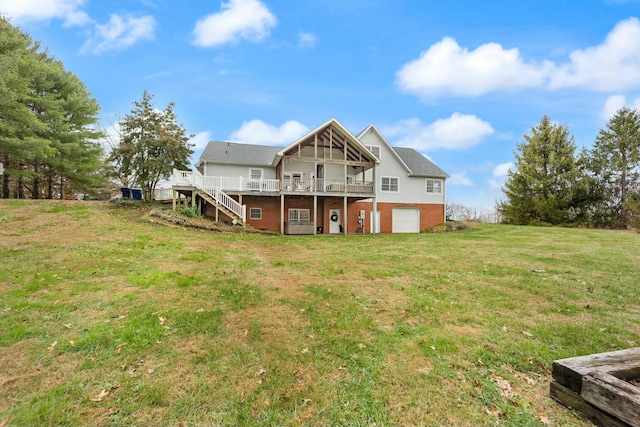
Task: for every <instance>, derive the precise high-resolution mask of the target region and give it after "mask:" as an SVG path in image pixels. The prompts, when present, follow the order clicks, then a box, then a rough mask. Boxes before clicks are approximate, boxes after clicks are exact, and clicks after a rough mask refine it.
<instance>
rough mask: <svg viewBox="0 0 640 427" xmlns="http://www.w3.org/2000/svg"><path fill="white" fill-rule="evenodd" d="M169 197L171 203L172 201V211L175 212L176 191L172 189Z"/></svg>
mask: <svg viewBox="0 0 640 427" xmlns="http://www.w3.org/2000/svg"><path fill="white" fill-rule="evenodd" d="M171 196H172V201H173V210H174V211H175V210H176V189H175V188H172V189H171Z"/></svg>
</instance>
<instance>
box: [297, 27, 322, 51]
mask: <svg viewBox="0 0 640 427" xmlns="http://www.w3.org/2000/svg"><path fill="white" fill-rule="evenodd" d="M317 42H318V37H316V35H315V34H313V33H307V32H304V31H301V32H300V34H298V46H300V47H305V48H311V47H314V46H315V45H316V43H317Z"/></svg>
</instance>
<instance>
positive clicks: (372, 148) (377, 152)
mask: <svg viewBox="0 0 640 427" xmlns="http://www.w3.org/2000/svg"><path fill="white" fill-rule="evenodd" d="M367 150H369V151H371V154H373V155H374V156H376V158H377V159H378V160H380V146H378V145H367Z"/></svg>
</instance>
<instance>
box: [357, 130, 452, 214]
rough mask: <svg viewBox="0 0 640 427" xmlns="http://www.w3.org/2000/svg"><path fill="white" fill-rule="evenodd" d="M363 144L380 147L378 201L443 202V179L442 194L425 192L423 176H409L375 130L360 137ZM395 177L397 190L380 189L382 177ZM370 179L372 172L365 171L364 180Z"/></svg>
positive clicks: (377, 172) (377, 177) (377, 185)
mask: <svg viewBox="0 0 640 427" xmlns="http://www.w3.org/2000/svg"><path fill="white" fill-rule="evenodd" d="M360 141H361V142H362V144H363V145H366V146H369V145H377V146H379V147H380V164H379V165H378V166H377V168H376V181H377V182H376V190H377V191H376V192H377V200H378V202H396V203H428V204H444V188H445V187H444V186H445V183H444V180H443V183H442V189H443V191H442V193H443V194H427V191H426V178H425V177H410V176H409V172H408V171H407V169H406V168H405V167H404V165H403V164H402V162H401V161H400V159H399V158H398V157H397V155H396V154H395V151H393V149H392V148H391V147H390V146H389V144H387V143H386V141H384V140H383V139H382V138H380V136H379V135H378V133H377V132H375V131H368V132H366V133H365V134H364V135H362V136H361V137H360ZM383 176H385V177H397V178H398V187H399V190H400V191H399V192H397V193H396V192H387V191H384V192H383V191H381V189H380V187H381V179H382V177H383ZM371 179H372V172H371V171H367V172H366V173H365V180H367V181H370V180H371Z"/></svg>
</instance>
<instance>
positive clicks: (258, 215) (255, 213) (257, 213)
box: [249, 208, 262, 219]
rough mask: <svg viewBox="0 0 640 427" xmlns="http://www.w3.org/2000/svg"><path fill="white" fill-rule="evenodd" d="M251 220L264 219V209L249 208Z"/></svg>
mask: <svg viewBox="0 0 640 427" xmlns="http://www.w3.org/2000/svg"><path fill="white" fill-rule="evenodd" d="M249 219H262V208H249Z"/></svg>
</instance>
